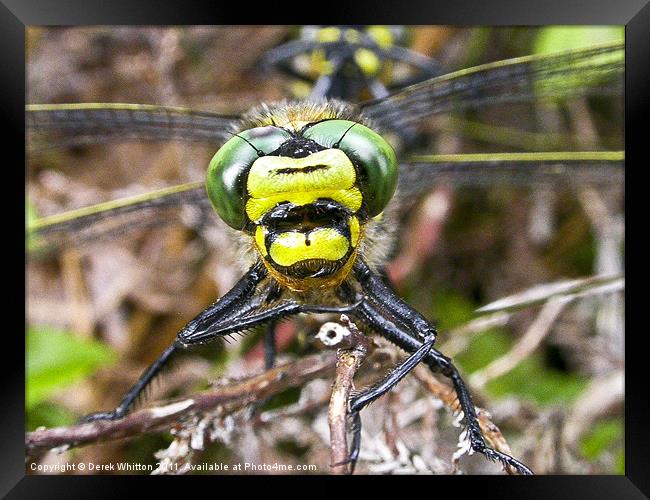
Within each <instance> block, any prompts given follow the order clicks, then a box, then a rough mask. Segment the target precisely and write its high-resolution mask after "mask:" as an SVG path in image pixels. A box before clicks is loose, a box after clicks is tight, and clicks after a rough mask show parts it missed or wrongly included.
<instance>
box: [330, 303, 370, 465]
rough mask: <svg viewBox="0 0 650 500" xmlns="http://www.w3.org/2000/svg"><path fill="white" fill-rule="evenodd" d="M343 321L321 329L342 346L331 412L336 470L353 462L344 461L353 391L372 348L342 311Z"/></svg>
mask: <svg viewBox="0 0 650 500" xmlns="http://www.w3.org/2000/svg"><path fill="white" fill-rule="evenodd" d="M341 322H342V323H345V326H343V325H340V324H338V323H333V322H331V323H325V324H324V325H323V326H322V327H321V329H320V331H319V332H318V338H319V339H320V340H321V342H323V343H324V344H326V345H328V346H330V347H333V346H340V348H339V349H338V351H337V353H336V359H337V360H336V375H335V379H334V384H333V385H332V395H331V397H330V405H329V410H328V413H327V420H328V423H329V428H330V442H331V451H330V457H331V464H332V465H331V467H332V473H334V474H349V473H350V472H351V468H350V465H349V464H347V463H344V462H346V461H347V458H348V456H349V451H348V442H347V416H348V401H349V399H350V393H351V392H352V390H353V389H354V375H355V373H356V372H357V370H358V369H359V366H361V363H362V362H363V360H364V359H365V357H366V354H367V352H368V346H369V341H368V338H367V337H366V336H365V335H363V333H361V332H360V331H359V330H358V328H357V327H356V325H355V324H354V323H352V322H351V321H350V320H349V319H348V318H347V316H345V315H344V314H343V315H341Z"/></svg>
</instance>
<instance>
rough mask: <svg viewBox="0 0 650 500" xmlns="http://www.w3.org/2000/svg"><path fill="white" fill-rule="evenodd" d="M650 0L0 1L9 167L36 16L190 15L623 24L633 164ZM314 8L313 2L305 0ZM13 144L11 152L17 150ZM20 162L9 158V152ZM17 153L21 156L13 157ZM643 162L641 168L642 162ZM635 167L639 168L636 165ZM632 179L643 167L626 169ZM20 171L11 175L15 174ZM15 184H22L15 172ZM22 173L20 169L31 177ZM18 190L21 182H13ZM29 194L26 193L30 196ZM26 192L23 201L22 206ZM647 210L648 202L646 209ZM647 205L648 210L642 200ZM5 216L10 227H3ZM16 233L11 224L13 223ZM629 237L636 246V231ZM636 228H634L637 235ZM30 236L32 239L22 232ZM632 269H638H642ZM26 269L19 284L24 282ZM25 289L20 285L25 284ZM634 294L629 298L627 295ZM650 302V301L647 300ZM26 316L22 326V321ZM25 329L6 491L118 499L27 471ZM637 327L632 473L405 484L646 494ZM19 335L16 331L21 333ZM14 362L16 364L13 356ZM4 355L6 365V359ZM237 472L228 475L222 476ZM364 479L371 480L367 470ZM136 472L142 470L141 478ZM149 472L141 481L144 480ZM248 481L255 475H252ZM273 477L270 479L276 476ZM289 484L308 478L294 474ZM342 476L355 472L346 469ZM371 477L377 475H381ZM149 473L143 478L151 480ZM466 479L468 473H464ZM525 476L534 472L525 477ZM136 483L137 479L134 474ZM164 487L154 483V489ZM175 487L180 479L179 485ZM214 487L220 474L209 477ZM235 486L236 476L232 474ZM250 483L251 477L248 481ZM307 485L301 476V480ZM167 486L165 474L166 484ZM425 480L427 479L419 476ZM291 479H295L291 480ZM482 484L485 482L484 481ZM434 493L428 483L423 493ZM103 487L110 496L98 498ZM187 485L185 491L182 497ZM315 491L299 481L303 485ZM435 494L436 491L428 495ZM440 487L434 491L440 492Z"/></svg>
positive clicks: (116, 482)
mask: <svg viewBox="0 0 650 500" xmlns="http://www.w3.org/2000/svg"><path fill="white" fill-rule="evenodd" d="M648 1H649V0H546V1H545V2H544V3H536V2H535V0H456V2H453V3H452V2H435V1H432V0H428V1H427V0H401V1H400V2H399V4H397V5H396V4H390V3H388V2H386V3H380V2H368V1H367V0H364V1H363V2H359V1H357V2H354V3H351V2H349V1H344V2H336V3H331V4H320V5H319V4H316V5H313V6H314V7H317V8H318V7H320V8H321V9H322V10H323V12H322V15H321V16H319V17H318V19H317V20H315V19H314V18H313V16H312V19H306V17H307V16H306V14H305V10H304V9H305V6H306V5H307V4H308V3H307V2H306V1H303V2H302V3H301V4H296V5H294V4H292V3H291V2H283V3H282V4H276V3H274V4H267V5H266V6H260V5H259V4H256V5H255V6H254V8H251V6H249V5H242V6H240V7H239V9H240V10H239V12H235V11H234V10H233V8H234V7H235V6H234V5H225V4H224V3H223V2H214V1H210V0H185V1H184V2H182V3H181V2H179V1H176V0H158V1H156V2H147V1H146V0H112V1H110V2H107V1H105V0H0V68H2V77H1V78H0V116H2V118H3V121H4V122H5V124H6V125H7V130H6V132H5V135H4V137H5V138H7V139H8V141H7V142H6V144H8V145H10V147H9V148H5V149H4V150H3V152H4V153H5V155H6V153H10V155H9V158H10V159H8V160H6V162H7V167H8V168H7V169H6V170H5V172H7V173H15V172H17V169H15V168H14V165H15V164H18V163H20V161H21V159H22V161H23V162H24V161H25V157H24V155H25V150H24V147H23V146H24V139H25V135H24V130H25V129H24V117H25V115H24V103H25V27H26V26H29V25H89V24H91V25H92V24H107V25H110V24H125V25H139V24H142V25H145V24H146V25H149V24H150V25H170V24H172V25H181V24H183V25H186V24H206V23H209V24H306V23H310V22H311V23H312V24H316V23H317V24H326V23H332V24H342V23H344V24H350V23H354V24H375V23H378V24H450V25H461V26H469V25H495V26H498V25H531V26H532V25H544V24H582V25H587V24H592V25H594V24H624V25H626V78H625V116H626V129H625V149H626V162H627V163H628V164H629V163H630V162H631V163H632V165H634V164H638V167H639V169H640V168H642V166H641V163H642V161H643V160H644V156H645V155H644V146H645V145H646V144H647V142H648V140H647V133H646V130H647V128H648V127H647V123H646V122H645V121H642V120H643V119H644V118H646V117H648V116H650V92H649V91H648V89H650V65H649V64H648V61H649V60H650V58H649V55H650V4H648ZM307 6H309V5H307ZM11 153H13V155H12V154H11ZM11 159H13V161H12V160H11ZM14 162H15V163H14ZM644 166H645V165H644ZM629 172H634V168H633V169H632V170H629V169H628V173H629ZM629 175H630V177H631V178H634V176H635V174H633V173H632V174H629ZM12 180H13V179H12ZM16 182H18V181H17V180H16ZM23 182H24V175H23ZM639 184H640V183H637V186H636V187H635V185H634V183H632V182H629V180H628V182H627V187H626V191H627V192H626V195H627V196H626V204H627V205H626V212H627V217H628V222H629V220H630V219H629V217H630V215H631V216H632V224H634V221H635V220H638V219H639V218H640V217H639V216H638V215H636V213H637V212H636V210H632V208H631V207H632V206H633V204H635V203H636V201H637V200H638V199H639V198H638V197H634V196H630V194H631V193H632V192H633V191H634V190H635V189H639V190H640V189H642V186H643V184H640V185H639ZM9 191H10V193H9V194H10V195H11V194H13V193H17V192H18V191H17V190H9ZM23 194H24V193H23ZM19 202H20V203H23V206H24V199H23V200H20V199H19V197H17V199H16V205H17V204H18V203H19ZM644 208H645V207H644ZM637 210H642V209H640V208H639V209H637ZM6 221H7V219H5V224H4V226H5V227H7V226H6ZM9 222H11V223H15V228H16V229H15V231H16V232H15V234H16V239H19V238H20V239H22V238H24V227H25V226H24V220H23V221H21V220H20V218H18V217H16V218H15V221H13V220H9ZM12 233H13V231H12ZM629 236H632V238H633V240H632V241H633V243H634V235H633V234H630V235H629ZM629 236H628V237H629ZM22 241H23V242H24V241H25V240H24V239H23V240H22ZM633 243H628V244H627V245H626V259H629V258H632V259H633V260H635V258H637V257H638V259H639V260H640V259H641V258H642V254H641V252H643V251H644V244H643V242H636V243H637V244H636V245H635V244H633ZM7 248H8V249H9V252H11V249H12V248H13V249H15V253H16V256H15V257H14V258H15V259H16V260H15V261H16V262H18V261H19V258H20V257H19V256H18V255H17V254H18V250H17V249H18V248H19V245H18V244H17V243H16V244H13V243H11V244H9V245H8V247H7ZM23 258H24V259H25V260H26V253H25V254H23ZM636 269H639V270H640V269H642V267H641V266H639V267H637V268H636ZM24 279H25V275H24V273H23V286H25V282H24ZM642 283H643V282H642V281H641V279H640V278H637V277H636V276H635V275H633V276H632V279H631V280H630V279H629V278H628V280H627V287H628V289H629V287H630V286H632V287H633V289H634V287H635V286H637V285H638V286H639V288H640V287H641V286H642ZM18 288H19V289H20V285H18ZM11 290H13V288H12V289H11ZM638 296H639V295H637V293H635V292H632V293H630V294H628V295H627V297H626V298H627V299H629V302H630V303H633V302H638V301H639V299H638V298H637V297H638ZM626 302H627V300H626ZM646 307H647V306H646ZM639 311H643V308H642V307H641V308H638V307H636V308H635V307H631V306H629V305H628V310H627V314H626V324H627V323H637V321H634V320H638V323H639V324H641V321H642V318H641V314H640V313H639ZM23 324H24V323H23ZM17 331H19V330H18V329H17V330H13V329H5V332H4V333H5V339H4V343H3V344H4V345H7V346H8V345H9V344H10V343H13V346H11V349H12V351H13V353H15V354H14V356H11V355H10V356H5V357H4V358H6V362H5V361H3V372H4V373H3V384H2V386H1V387H2V389H0V391H2V392H1V394H2V398H1V400H2V401H3V403H4V404H3V406H4V411H3V412H2V413H0V443H2V445H3V447H2V448H3V449H2V451H0V495H3V496H5V495H7V493H8V492H9V491H10V490H11V493H10V494H9V495H8V496H10V497H12V498H34V497H37V498H41V497H46V498H48V497H53V496H54V497H59V496H61V497H64V498H84V497H87V496H89V495H90V494H92V495H94V496H96V495H98V494H99V495H98V496H100V497H101V496H107V495H109V494H110V496H111V497H115V496H116V495H119V494H120V493H121V492H125V493H128V492H129V491H128V490H127V489H126V487H125V486H124V482H125V481H124V480H123V478H124V477H125V476H92V477H71V476H26V475H25V472H24V456H25V455H24V431H25V428H24V390H23V388H24V380H25V366H24V363H23V362H22V360H24V348H25V346H24V342H23V341H22V340H20V337H19V334H18V333H17ZM626 331H627V332H628V335H630V337H629V339H630V341H629V343H628V345H627V346H626V347H628V348H627V349H626V373H625V383H626V403H625V454H626V474H625V476H536V477H533V478H530V479H528V478H513V477H501V476H461V477H458V476H435V477H427V478H426V479H423V478H422V477H410V478H409V479H408V481H409V484H412V485H415V483H414V482H415V481H422V480H424V481H427V486H428V485H432V486H434V485H442V483H446V486H447V487H451V488H454V490H455V491H458V490H456V489H455V488H458V489H459V490H464V491H465V492H467V493H470V494H474V495H480V496H481V497H489V498H496V497H498V498H504V497H506V498H510V497H517V498H522V497H523V498H554V499H561V498H567V499H572V500H573V499H576V498H593V499H600V498H602V499H607V500H609V499H611V498H616V499H617V500H619V499H623V498H625V499H627V498H648V495H650V474H649V473H648V471H650V465H649V464H648V455H647V453H646V448H647V447H648V445H649V444H650V435H649V434H650V433H649V432H648V429H649V426H648V422H649V421H650V420H649V419H650V412H649V411H648V410H649V406H650V405H649V404H648V392H647V385H646V384H644V381H645V379H646V377H647V374H646V372H645V370H644V369H645V368H646V366H644V364H645V363H644V362H646V357H647V355H646V354H645V352H644V350H643V349H642V348H637V349H633V348H634V347H636V346H638V345H639V334H641V335H642V334H643V333H644V331H643V330H642V329H637V328H635V329H632V328H629V326H628V328H626ZM17 339H18V340H17ZM12 361H13V362H14V363H15V366H13V367H11V368H10V367H9V366H10V364H11V362H12ZM7 364H8V365H7ZM232 479H235V478H233V477H220V478H219V483H218V484H219V486H222V485H223V484H224V483H223V481H230V480H232ZM365 479H366V480H367V477H366V478H365ZM134 480H135V479H134ZM140 480H143V479H140ZM250 480H251V478H249V477H247V478H246V481H250ZM273 480H275V477H269V476H266V477H265V481H273ZM290 480H291V481H292V482H299V483H300V482H302V481H304V480H305V478H301V477H291V479H290ZM344 480H348V481H349V480H357V478H355V479H352V478H346V479H344ZM384 480H386V479H384V478H383V477H377V478H375V477H373V478H372V481H373V482H375V481H377V482H379V481H384ZM145 481H146V480H145ZM458 481H460V482H458ZM528 481H532V482H531V483H529V482H528ZM127 482H128V483H129V484H133V482H132V480H131V479H128V480H127ZM153 484H158V485H159V483H156V482H155V481H147V487H150V486H151V485H153ZM177 484H178V483H177ZM212 484H214V485H215V486H217V483H212ZM231 484H232V483H231ZM251 484H252V483H251ZM303 484H304V483H303ZM166 485H169V482H167V483H166ZM420 485H423V484H422V483H420ZM423 486H424V485H423ZM293 487H294V488H295V486H293ZM479 488H480V489H479ZM425 491H426V490H425ZM102 493H103V495H102ZM187 493H189V492H188V491H187V490H186V491H185V494H187ZM305 493H307V491H305V490H303V494H305ZM432 493H433V492H432ZM434 494H435V493H434Z"/></svg>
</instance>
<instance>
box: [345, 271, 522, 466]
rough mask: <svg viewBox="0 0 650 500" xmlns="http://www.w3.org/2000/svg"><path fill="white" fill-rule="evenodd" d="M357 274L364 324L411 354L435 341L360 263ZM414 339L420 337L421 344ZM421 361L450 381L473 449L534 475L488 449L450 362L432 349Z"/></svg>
mask: <svg viewBox="0 0 650 500" xmlns="http://www.w3.org/2000/svg"><path fill="white" fill-rule="evenodd" d="M354 271H355V275H356V277H357V279H358V280H359V283H360V284H361V286H362V288H363V291H364V293H365V294H366V300H364V301H363V302H362V303H361V304H360V307H359V309H358V310H357V314H358V315H359V316H360V319H361V321H363V322H364V323H366V324H367V325H369V326H371V327H372V328H373V329H375V330H376V331H377V332H378V333H380V334H381V335H383V336H384V337H386V338H387V339H388V340H390V341H391V342H393V343H394V344H396V345H397V346H399V347H400V348H402V349H404V350H405V351H407V352H409V353H416V352H418V351H419V350H420V349H422V348H423V346H425V345H426V344H427V342H428V341H429V339H431V337H433V339H434V340H435V335H436V331H435V329H434V328H433V326H431V325H430V324H429V322H428V321H427V320H426V319H425V318H424V317H423V316H422V315H421V314H420V313H418V312H417V311H415V310H414V309H413V308H411V307H410V306H409V305H408V304H406V303H405V302H404V301H403V300H402V299H400V298H399V297H398V296H397V295H396V294H395V293H394V292H393V291H392V290H391V289H390V288H389V287H388V286H387V285H386V283H384V281H383V280H382V279H381V278H380V277H379V276H378V275H377V274H375V273H374V272H372V270H371V269H370V268H369V267H368V266H367V265H366V264H365V263H364V262H363V261H362V260H361V259H359V260H358V261H357V263H356V264H355V268H354ZM387 315H388V316H390V319H389V318H387V317H386V316H387ZM413 335H418V336H419V337H420V339H421V340H420V339H418V338H415V337H414V336H413ZM432 343H433V342H432ZM409 360H410V358H409V359H407V362H408V361H409ZM422 361H423V362H424V363H426V364H427V366H429V368H430V369H431V370H432V371H434V372H440V373H442V374H443V375H444V376H446V377H448V378H450V379H451V381H452V383H453V384H454V388H455V390H456V394H457V397H458V401H459V403H460V406H461V409H462V412H463V417H462V420H463V423H464V424H465V425H466V426H467V432H468V438H469V440H470V444H471V447H472V449H473V450H474V451H477V452H479V453H482V454H483V455H485V456H486V457H487V458H488V459H490V460H498V461H500V462H501V463H502V464H503V465H509V466H511V467H513V468H514V469H515V470H517V471H518V472H519V473H521V474H532V472H531V470H530V469H529V468H528V467H526V466H525V465H524V464H522V463H521V462H519V461H518V460H516V459H514V458H512V457H511V456H509V455H506V454H505V453H501V452H499V451H496V450H493V449H492V448H490V447H488V446H487V444H486V443H485V439H484V438H483V434H482V432H481V428H480V426H479V423H478V419H477V417H476V410H475V408H474V403H473V402H472V398H471V396H470V394H469V390H468V389H467V386H466V385H465V382H464V381H463V379H462V377H461V376H460V374H459V373H458V370H457V369H456V367H455V366H454V365H453V363H452V362H451V360H450V359H449V358H447V357H446V356H444V355H443V354H441V353H440V352H439V351H437V350H436V349H434V348H432V347H430V348H429V349H428V350H427V352H426V353H425V354H424V356H423V358H422Z"/></svg>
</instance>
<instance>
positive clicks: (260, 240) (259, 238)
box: [255, 226, 268, 257]
mask: <svg viewBox="0 0 650 500" xmlns="http://www.w3.org/2000/svg"><path fill="white" fill-rule="evenodd" d="M265 233H266V231H264V228H263V227H262V226H257V229H255V244H256V245H257V249H258V250H259V251H260V253H261V254H262V255H263V256H264V257H266V256H267V255H268V252H267V251H266V245H265V244H264V238H265V236H266V234H265Z"/></svg>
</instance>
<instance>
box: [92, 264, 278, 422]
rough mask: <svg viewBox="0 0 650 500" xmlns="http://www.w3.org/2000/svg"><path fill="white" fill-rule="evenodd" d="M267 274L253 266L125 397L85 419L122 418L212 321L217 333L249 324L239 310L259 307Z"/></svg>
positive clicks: (207, 310)
mask: <svg viewBox="0 0 650 500" xmlns="http://www.w3.org/2000/svg"><path fill="white" fill-rule="evenodd" d="M265 277H266V270H265V269H264V267H263V266H262V265H257V266H253V268H251V270H250V271H249V272H248V273H246V275H244V277H243V278H242V279H241V280H240V281H239V282H238V283H237V284H236V285H235V286H234V287H233V288H232V289H231V290H230V291H229V292H228V293H226V294H225V295H224V296H223V297H222V298H221V299H220V300H218V301H217V302H215V303H214V304H212V305H211V306H209V307H208V308H206V309H205V310H204V311H203V312H201V313H200V314H199V315H198V316H197V317H196V318H194V319H193V320H192V321H190V322H189V323H188V324H187V325H186V326H185V327H184V328H183V330H181V332H180V333H179V335H178V338H177V339H176V341H175V342H174V343H173V344H172V345H171V346H169V347H168V348H167V349H166V350H165V351H164V352H163V353H162V354H161V355H160V357H158V359H156V360H155V361H154V362H153V363H152V364H151V365H150V366H149V367H148V368H147V369H146V370H145V372H144V373H143V374H142V376H141V377H140V378H139V379H138V381H137V382H136V383H135V384H134V385H133V387H132V388H131V389H129V391H128V392H127V393H126V395H125V396H124V397H123V398H122V401H121V402H120V404H119V405H118V406H117V408H115V409H114V410H112V411H109V412H98V413H92V414H90V415H86V416H84V417H82V418H81V420H80V421H81V422H92V421H95V420H116V419H119V418H122V417H123V416H124V415H125V414H126V413H127V412H128V410H129V409H130V408H131V407H132V406H133V404H134V403H135V401H136V400H137V399H138V397H139V396H140V395H141V394H142V392H143V391H144V390H145V389H146V388H147V386H148V385H149V384H150V383H151V381H152V380H153V379H154V377H155V376H156V375H157V374H158V373H159V372H160V370H161V369H162V368H163V367H164V366H165V364H166V363H167V361H168V360H169V358H170V357H171V356H172V354H174V353H175V352H176V351H177V350H179V349H185V348H186V347H187V346H188V345H189V344H188V343H187V342H185V341H184V337H186V336H190V335H191V334H192V333H194V332H196V331H197V330H198V329H199V328H201V327H203V326H205V325H206V324H210V325H211V326H212V328H213V329H214V330H215V333H214V335H213V336H216V335H218V333H219V330H220V329H219V327H220V326H221V330H223V329H224V326H226V325H224V323H226V324H227V326H228V331H231V330H234V331H237V329H238V327H240V328H241V325H242V323H244V324H248V322H249V321H250V320H249V316H246V317H243V318H241V317H238V316H237V315H238V314H242V312H243V313H244V314H245V313H246V312H247V311H248V310H249V309H250V308H251V307H253V306H255V307H259V303H258V302H259V300H258V299H255V298H254V297H255V296H254V292H255V290H256V287H257V285H258V284H259V283H260V282H261V281H262V280H263V279H264V278H265Z"/></svg>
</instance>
